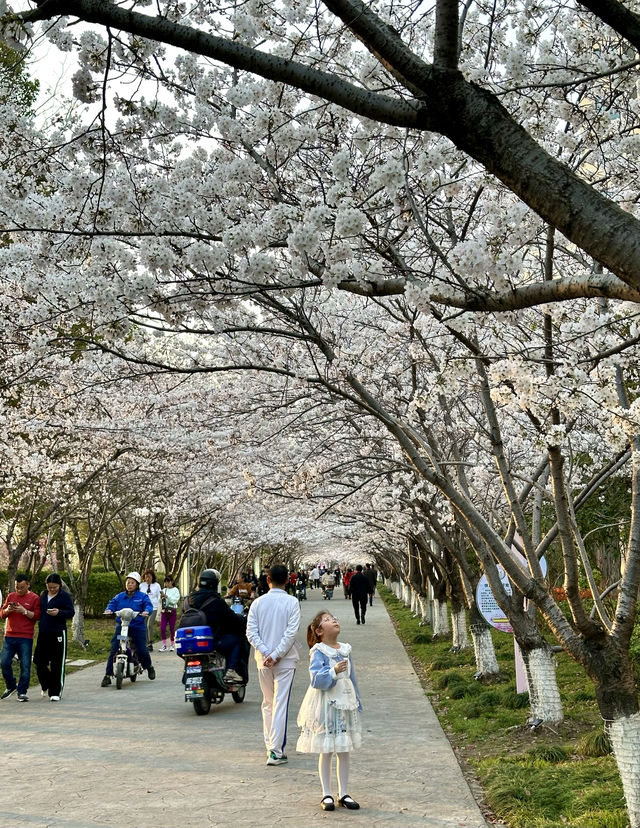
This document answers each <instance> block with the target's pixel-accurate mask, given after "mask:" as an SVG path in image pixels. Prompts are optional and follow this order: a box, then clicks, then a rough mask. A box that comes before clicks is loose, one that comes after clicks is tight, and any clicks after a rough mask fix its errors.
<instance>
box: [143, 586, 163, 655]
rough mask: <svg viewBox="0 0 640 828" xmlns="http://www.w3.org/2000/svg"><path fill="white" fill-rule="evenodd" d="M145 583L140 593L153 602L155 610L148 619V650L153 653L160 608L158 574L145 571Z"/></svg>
mask: <svg viewBox="0 0 640 828" xmlns="http://www.w3.org/2000/svg"><path fill="white" fill-rule="evenodd" d="M142 578H143V581H142V583H141V584H140V592H142V593H143V594H144V595H146V596H147V597H148V598H149V600H150V601H151V606H152V607H153V609H152V610H151V612H150V613H149V616H148V617H147V649H148V650H149V651H150V652H151V651H153V632H154V628H155V623H156V618H157V615H158V609H159V608H160V593H161V592H162V590H161V589H160V584H159V583H158V582H157V581H156V573H155V572H154V571H153V570H152V569H145V571H144V572H143V573H142Z"/></svg>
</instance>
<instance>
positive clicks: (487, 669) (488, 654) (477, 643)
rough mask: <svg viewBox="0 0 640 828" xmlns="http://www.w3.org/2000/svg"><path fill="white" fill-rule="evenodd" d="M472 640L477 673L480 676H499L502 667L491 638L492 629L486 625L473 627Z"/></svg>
mask: <svg viewBox="0 0 640 828" xmlns="http://www.w3.org/2000/svg"><path fill="white" fill-rule="evenodd" d="M471 638H472V640H473V651H474V653H475V656H476V672H477V673H478V674H479V676H497V675H498V673H499V672H500V667H499V666H498V659H497V658H496V651H495V648H494V646H493V638H491V629H490V628H489V627H487V626H485V625H479V624H478V625H473V626H472V627H471Z"/></svg>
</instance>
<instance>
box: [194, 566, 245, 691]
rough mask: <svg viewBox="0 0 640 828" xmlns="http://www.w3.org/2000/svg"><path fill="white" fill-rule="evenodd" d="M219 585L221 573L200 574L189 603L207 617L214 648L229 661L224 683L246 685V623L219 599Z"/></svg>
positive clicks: (208, 571) (206, 571)
mask: <svg viewBox="0 0 640 828" xmlns="http://www.w3.org/2000/svg"><path fill="white" fill-rule="evenodd" d="M219 584H220V573H219V572H218V571H217V570H216V569H204V570H203V571H202V572H201V573H200V578H199V580H198V587H197V589H196V590H195V591H194V592H192V593H191V595H189V598H188V599H187V603H188V605H189V606H190V607H195V608H196V609H201V610H202V612H204V614H205V615H206V616H207V624H208V625H209V626H210V627H211V632H212V633H213V646H214V647H215V649H216V650H218V651H219V652H221V653H222V654H223V655H224V656H225V658H226V659H227V671H226V673H225V674H224V678H225V681H228V682H230V683H235V682H242V683H245V682H246V681H247V679H248V677H249V672H248V666H247V662H248V659H249V646H248V644H247V638H246V635H247V632H246V631H247V622H246V620H245V619H244V618H243V617H242V616H241V615H238V613H235V612H233V610H232V609H231V607H229V606H228V604H227V603H226V601H225V600H224V598H222V597H221V596H220V594H219V592H218V586H219ZM205 604H206V606H205Z"/></svg>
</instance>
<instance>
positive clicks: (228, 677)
mask: <svg viewBox="0 0 640 828" xmlns="http://www.w3.org/2000/svg"><path fill="white" fill-rule="evenodd" d="M224 680H225V681H226V682H227V684H242V683H243V682H242V676H240V675H238V673H236V671H235V670H227V672H226V673H225V674H224Z"/></svg>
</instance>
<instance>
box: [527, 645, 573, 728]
mask: <svg viewBox="0 0 640 828" xmlns="http://www.w3.org/2000/svg"><path fill="white" fill-rule="evenodd" d="M518 643H519V644H520V649H521V650H522V658H523V660H524V665H525V669H526V671H527V679H528V680H529V701H530V703H531V720H532V721H534V720H536V719H541V720H542V721H543V722H546V723H547V724H558V723H559V722H561V721H562V720H563V718H564V715H563V712H562V702H561V701H560V692H559V690H558V682H557V681H556V663H555V659H554V657H553V653H552V652H551V649H550V648H549V646H548V645H546V644H545V645H543V646H539V647H534V648H531V649H526V648H523V646H522V643H521V642H518Z"/></svg>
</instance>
